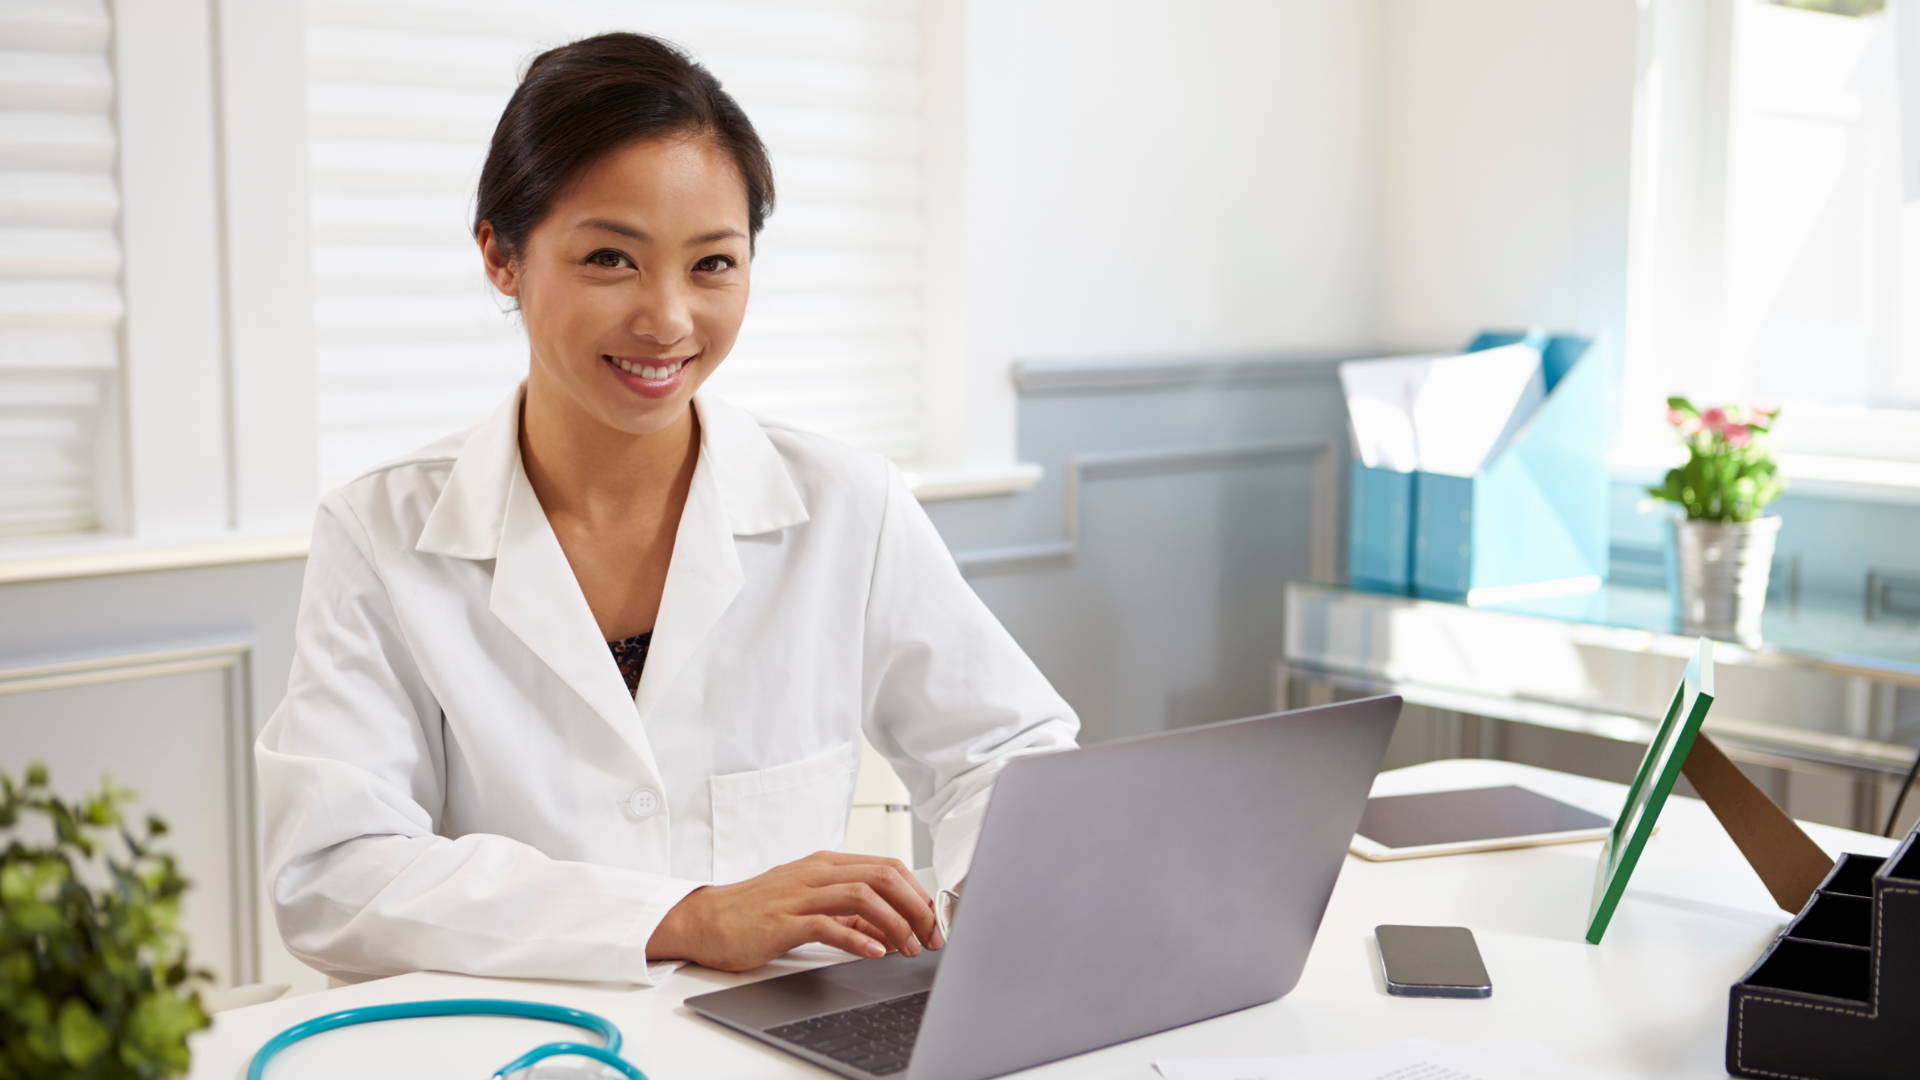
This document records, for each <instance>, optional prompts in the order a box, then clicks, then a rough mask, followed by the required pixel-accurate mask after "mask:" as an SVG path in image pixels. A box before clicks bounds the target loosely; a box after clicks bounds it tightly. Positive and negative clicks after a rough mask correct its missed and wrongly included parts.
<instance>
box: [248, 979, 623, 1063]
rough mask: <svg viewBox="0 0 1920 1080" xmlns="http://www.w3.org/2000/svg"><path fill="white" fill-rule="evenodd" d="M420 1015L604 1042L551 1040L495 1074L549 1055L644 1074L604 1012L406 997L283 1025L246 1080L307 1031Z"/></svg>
mask: <svg viewBox="0 0 1920 1080" xmlns="http://www.w3.org/2000/svg"><path fill="white" fill-rule="evenodd" d="M423 1016H517V1017H521V1018H523V1019H527V1020H551V1021H553V1022H554V1023H557V1024H572V1025H573V1026H574V1027H577V1028H585V1029H586V1030H588V1031H591V1032H593V1033H594V1034H595V1035H598V1036H600V1038H601V1039H602V1040H604V1041H605V1042H606V1045H605V1046H588V1045H587V1044H585V1043H572V1042H554V1043H547V1044H546V1045H544V1046H536V1047H534V1048H533V1049H531V1050H529V1051H527V1052H526V1053H524V1054H521V1055H520V1056H519V1057H517V1058H514V1059H513V1060H512V1061H509V1062H507V1063H506V1064H505V1065H502V1066H500V1067H499V1068H498V1069H495V1070H494V1072H493V1075H494V1076H495V1077H504V1076H507V1075H509V1074H511V1073H515V1072H519V1071H520V1070H522V1069H527V1068H531V1067H532V1066H533V1065H534V1063H535V1062H539V1061H544V1060H546V1059H547V1058H550V1057H561V1056H563V1055H565V1056H572V1057H584V1058H592V1059H593V1060H594V1061H597V1062H600V1063H601V1064H602V1065H606V1066H608V1067H610V1068H612V1069H614V1070H615V1071H617V1072H619V1074H620V1075H621V1076H624V1077H627V1078H628V1080H647V1074H646V1073H643V1072H641V1071H640V1070H639V1069H636V1068H634V1067H633V1065H632V1064H631V1063H629V1062H628V1061H627V1059H626V1058H623V1057H621V1056H620V1029H619V1028H617V1027H614V1026H613V1021H611V1020H608V1019H607V1018H606V1017H604V1016H596V1015H594V1014H593V1013H590V1012H584V1011H582V1010H580V1009H569V1008H567V1007H565V1006H563V1005H546V1004H542V1003H541V1002H537V1001H509V1000H504V999H500V998H450V999H448V1000H445V1001H411V1002H405V1003H401V1004H395V1005H368V1006H366V1007H364V1008H359V1009H345V1010H342V1011H340V1012H337V1013H328V1014H327V1015H325V1016H319V1017H315V1018H314V1019H312V1020H308V1021H307V1022H305V1023H303V1024H295V1025H294V1026H292V1027H290V1028H288V1029H287V1030H285V1031H283V1032H281V1033H280V1034H278V1035H275V1036H274V1037H273V1038H271V1039H268V1040H267V1044H266V1045H265V1046H262V1047H261V1048H260V1052H259V1053H257V1054H255V1055H253V1063H252V1064H251V1065H249V1066H247V1080H261V1077H262V1076H263V1075H265V1073H266V1068H267V1062H269V1061H271V1060H273V1056H274V1055H275V1054H278V1053H279V1052H280V1051H282V1050H285V1049H286V1048H287V1047H289V1046H292V1045H293V1044H294V1043H297V1042H299V1041H300V1040H301V1039H304V1038H306V1037H308V1036H310V1035H318V1034H320V1033H321V1032H323V1031H332V1030H333V1029H335V1028H343V1027H348V1026H350V1025H353V1024H370V1023H373V1022H374V1021H376V1020H413V1019H417V1018H419V1017H423Z"/></svg>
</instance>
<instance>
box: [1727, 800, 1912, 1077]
mask: <svg viewBox="0 0 1920 1080" xmlns="http://www.w3.org/2000/svg"><path fill="white" fill-rule="evenodd" d="M1727 1071H1728V1072H1730V1073H1732V1074H1733V1075H1735V1076H1753V1077H1765V1078H1767V1080H1882V1078H1885V1080H1892V1078H1895V1077H1897V1078H1899V1080H1914V1078H1916V1077H1920V826H1915V828H1914V830H1913V831H1912V832H1910V833H1908V834H1907V838H1906V840H1905V841H1904V842H1903V843H1901V845H1900V847H1899V849H1898V850H1896V851H1895V852H1894V853H1893V854H1892V855H1891V856H1888V857H1887V858H1884V859H1882V858H1879V857H1878V856H1872V855H1855V854H1846V855H1842V856H1840V859H1839V861H1838V862H1836V863H1834V865H1833V870H1832V871H1831V872H1829V873H1828V874H1827V876H1826V878H1825V879H1824V880H1823V881H1821V882H1820V888H1819V889H1818V890H1816V891H1815V892H1814V894H1813V898H1812V899H1810V900H1808V901H1807V906H1806V907H1804V908H1802V909H1801V910H1800V914H1798V915H1796V916H1795V917H1794V919H1793V921H1792V922H1790V923H1788V924H1787V928H1786V930H1784V931H1782V932H1781V934H1780V936H1779V937H1777V938H1775V939H1774V940H1773V943H1772V944H1771V945H1769V946H1768V947H1767V950H1766V951H1765V952H1763V953H1761V954H1760V959H1759V960H1758V961H1757V962H1755V964H1754V965H1753V967H1752V968H1751V969H1749V970H1748V972H1747V973H1746V974H1745V975H1744V976H1742V977H1741V979H1740V981H1739V982H1737V983H1734V984H1733V993H1732V995H1731V999H1730V1001H1729V1004H1728V1009H1727Z"/></svg>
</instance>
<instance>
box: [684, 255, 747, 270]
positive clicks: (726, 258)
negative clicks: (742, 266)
mask: <svg viewBox="0 0 1920 1080" xmlns="http://www.w3.org/2000/svg"><path fill="white" fill-rule="evenodd" d="M716 259H717V260H719V261H720V262H722V263H725V264H726V265H724V266H708V265H707V264H708V263H711V262H713V261H714V260H716ZM738 265H739V264H738V263H736V262H734V261H733V256H731V255H709V256H707V257H706V258H704V259H701V260H700V261H699V262H697V263H694V264H693V268H694V269H695V270H700V269H706V270H709V271H711V272H713V273H718V272H720V271H722V270H731V269H733V268H734V267H735V266H738Z"/></svg>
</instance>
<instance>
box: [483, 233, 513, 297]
mask: <svg viewBox="0 0 1920 1080" xmlns="http://www.w3.org/2000/svg"><path fill="white" fill-rule="evenodd" d="M473 238H474V240H475V241H476V242H478V243H479V245H480V261H481V262H482V263H484V264H485V266H486V271H487V280H488V281H491V282H493V287H494V288H496V289H499V290H500V291H501V292H502V293H504V294H506V295H507V296H512V297H516V298H517V297H519V295H520V270H519V267H518V266H516V265H515V263H514V260H513V259H512V257H511V256H509V255H508V254H507V249H506V245H505V244H503V243H501V241H500V235H499V234H498V233H496V232H494V231H493V222H491V221H483V222H481V223H480V228H479V230H478V231H476V232H475V233H474V234H473Z"/></svg>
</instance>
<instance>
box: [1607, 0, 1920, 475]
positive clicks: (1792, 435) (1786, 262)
mask: <svg viewBox="0 0 1920 1080" xmlns="http://www.w3.org/2000/svg"><path fill="white" fill-rule="evenodd" d="M1667 7H1668V8H1669V9H1673V8H1676V7H1682V8H1690V9H1692V11H1691V12H1689V13H1688V15H1687V16H1676V15H1675V14H1673V12H1672V11H1671V10H1669V11H1668V12H1667V13H1665V14H1661V13H1658V12H1656V14H1655V15H1654V16H1653V20H1654V24H1653V25H1654V29H1653V33H1654V35H1655V39H1654V42H1653V56H1652V60H1651V62H1650V63H1643V69H1644V70H1643V78H1642V82H1641V89H1642V101H1641V114H1642V115H1641V130H1640V148H1639V152H1640V158H1641V160H1640V161H1639V162H1637V163H1636V167H1637V170H1638V171H1639V180H1638V181H1637V183H1636V197H1635V215H1636V219H1637V223H1636V230H1637V231H1636V242H1637V244H1638V251H1637V253H1636V256H1635V259H1636V262H1635V270H1634V274H1635V278H1636V280H1635V283H1634V288H1635V295H1636V297H1637V300H1636V301H1635V307H1634V315H1633V316H1632V317H1631V319H1632V325H1633V329H1632V330H1631V331H1630V336H1631V337H1632V338H1633V341H1632V349H1633V351H1632V354H1631V360H1630V363H1631V364H1632V365H1634V367H1635V368H1637V370H1632V371H1630V372H1629V386H1630V389H1632V388H1637V389H1638V391H1639V393H1637V394H1636V395H1635V396H1636V397H1637V398H1638V399H1639V404H1637V405H1636V406H1634V407H1635V408H1636V409H1642V410H1644V411H1646V412H1647V413H1648V417H1643V418H1641V419H1642V420H1645V419H1648V418H1650V417H1652V416H1654V415H1657V414H1655V413H1654V412H1653V411H1652V410H1651V409H1646V408H1645V404H1646V400H1647V399H1648V398H1654V397H1658V396H1661V395H1663V394H1664V393H1669V392H1678V391H1687V392H1691V393H1695V394H1698V395H1700V396H1704V397H1707V398H1712V399H1716V400H1719V399H1747V400H1754V401H1761V402H1768V403H1776V404H1780V405H1782V406H1784V407H1785V408H1786V410H1787V411H1786V413H1785V415H1784V417H1783V422H1782V425H1781V429H1780V432H1779V444H1780V447H1781V449H1782V450H1783V451H1785V452H1787V453H1788V454H1789V455H1792V454H1796V453H1797V454H1801V455H1823V456H1831V457H1841V458H1870V459H1879V460H1888V461H1892V460H1905V461H1916V460H1920V190H1913V191H1907V190H1903V183H1902V160H1901V148H1902V129H1903V127H1904V128H1905V130H1907V131H1909V132H1912V133H1913V136H1910V137H1920V109H1913V110H1912V111H1911V112H1909V113H1908V114H1906V115H1903V113H1902V101H1901V95H1900V93H1899V85H1900V79H1901V77H1902V75H1903V73H1902V71H1901V70H1900V65H1901V64H1903V63H1906V64H1916V65H1920V50H1916V55H1914V56H1911V57H1908V56H1901V55H1899V50H1898V49H1897V48H1896V40H1895V35H1894V25H1893V21H1892V18H1891V17H1890V15H1889V14H1888V13H1887V12H1886V11H1885V10H1884V8H1885V4H1884V0H1791V2H1786V0H1709V2H1707V3H1702V4H1696V5H1667ZM1688 17H1691V18H1696V19H1698V21H1697V22H1694V23H1692V24H1691V25H1688V24H1687V23H1686V22H1685V21H1684V20H1685V19H1686V18H1688ZM1905 75H1906V77H1909V78H1917V79H1920V70H1915V71H1912V72H1906V73H1905ZM1788 467H1789V472H1792V471H1793V469H1792V465H1791V462H1789V465H1788Z"/></svg>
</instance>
